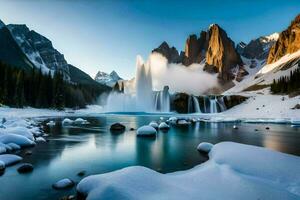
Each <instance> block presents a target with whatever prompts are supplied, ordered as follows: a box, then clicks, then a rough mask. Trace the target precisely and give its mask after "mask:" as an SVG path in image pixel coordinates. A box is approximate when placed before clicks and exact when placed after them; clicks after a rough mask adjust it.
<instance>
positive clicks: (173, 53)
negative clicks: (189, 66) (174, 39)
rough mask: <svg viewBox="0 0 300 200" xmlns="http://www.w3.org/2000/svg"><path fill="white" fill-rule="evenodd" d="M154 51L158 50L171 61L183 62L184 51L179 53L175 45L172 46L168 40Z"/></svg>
mask: <svg viewBox="0 0 300 200" xmlns="http://www.w3.org/2000/svg"><path fill="white" fill-rule="evenodd" d="M152 52H157V53H160V54H162V55H163V56H164V57H166V58H167V59H168V62H169V63H180V62H182V58H183V53H181V54H180V55H179V53H178V51H177V49H176V48H175V47H170V46H169V44H168V43H167V42H163V43H162V44H161V45H160V46H159V47H158V48H156V49H154V50H153V51H152Z"/></svg>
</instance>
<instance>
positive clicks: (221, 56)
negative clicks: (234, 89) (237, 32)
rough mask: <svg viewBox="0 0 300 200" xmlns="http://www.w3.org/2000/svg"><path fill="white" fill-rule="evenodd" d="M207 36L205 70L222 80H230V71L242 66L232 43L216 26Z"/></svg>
mask: <svg viewBox="0 0 300 200" xmlns="http://www.w3.org/2000/svg"><path fill="white" fill-rule="evenodd" d="M208 34H209V42H208V48H207V51H206V57H205V58H206V66H205V70H208V71H215V72H218V73H219V77H220V78H222V79H223V80H230V79H232V78H233V77H232V73H231V69H232V68H235V67H237V66H240V65H243V62H242V60H241V57H240V55H239V54H238V53H237V52H236V50H235V48H234V42H233V41H232V40H231V39H230V38H229V37H228V36H227V34H226V32H225V31H224V30H223V29H221V28H220V27H219V26H218V25H216V24H214V25H212V26H211V27H210V29H209V32H208Z"/></svg>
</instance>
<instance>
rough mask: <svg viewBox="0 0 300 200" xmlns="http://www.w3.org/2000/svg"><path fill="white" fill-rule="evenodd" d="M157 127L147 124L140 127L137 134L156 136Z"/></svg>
mask: <svg viewBox="0 0 300 200" xmlns="http://www.w3.org/2000/svg"><path fill="white" fill-rule="evenodd" d="M156 133H157V131H156V129H155V128H153V127H152V126H149V125H146V126H142V127H140V128H138V130H137V133H136V135H137V136H156Z"/></svg>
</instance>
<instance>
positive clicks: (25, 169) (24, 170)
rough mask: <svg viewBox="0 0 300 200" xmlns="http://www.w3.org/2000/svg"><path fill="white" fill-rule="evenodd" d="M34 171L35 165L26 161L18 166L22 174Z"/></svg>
mask: <svg viewBox="0 0 300 200" xmlns="http://www.w3.org/2000/svg"><path fill="white" fill-rule="evenodd" d="M32 171H33V165H32V164H30V163H24V164H22V165H21V166H20V167H19V168H18V172H19V173H20V174H23V173H29V172H32Z"/></svg>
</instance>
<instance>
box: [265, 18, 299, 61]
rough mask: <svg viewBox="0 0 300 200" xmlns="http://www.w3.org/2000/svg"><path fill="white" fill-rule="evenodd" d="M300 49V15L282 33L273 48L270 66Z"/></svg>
mask: <svg viewBox="0 0 300 200" xmlns="http://www.w3.org/2000/svg"><path fill="white" fill-rule="evenodd" d="M299 49H300V15H298V16H297V17H296V18H295V19H294V20H293V21H292V23H291V24H290V25H289V27H288V28H287V29H286V30H284V31H283V32H281V33H280V35H279V38H278V40H277V41H276V43H275V44H274V45H273V46H272V48H271V50H270V53H269V56H268V60H267V62H268V64H270V63H273V62H275V61H277V60H279V59H280V58H281V57H283V56H284V55H286V54H291V53H294V52H296V51H298V50H299Z"/></svg>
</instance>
